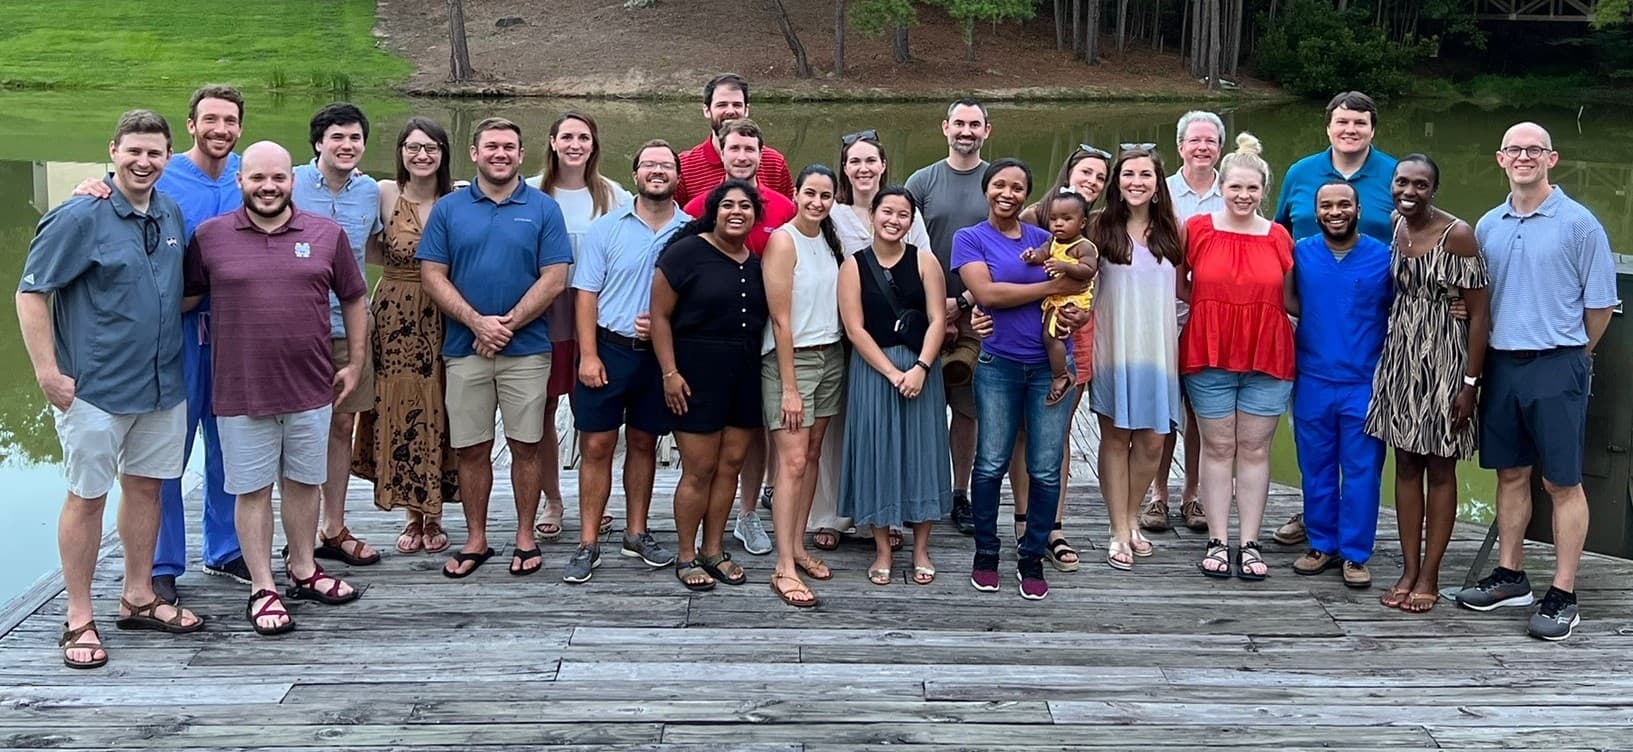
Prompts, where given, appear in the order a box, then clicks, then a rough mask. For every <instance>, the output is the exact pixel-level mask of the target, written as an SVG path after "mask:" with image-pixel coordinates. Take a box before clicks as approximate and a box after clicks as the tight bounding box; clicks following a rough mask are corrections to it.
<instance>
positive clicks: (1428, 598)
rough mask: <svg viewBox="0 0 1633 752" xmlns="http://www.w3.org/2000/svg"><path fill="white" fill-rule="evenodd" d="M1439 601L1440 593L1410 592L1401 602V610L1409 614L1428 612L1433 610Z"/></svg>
mask: <svg viewBox="0 0 1633 752" xmlns="http://www.w3.org/2000/svg"><path fill="white" fill-rule="evenodd" d="M1438 603H1440V594H1439V593H1410V594H1408V595H1407V596H1406V600H1405V601H1404V602H1402V603H1401V610H1402V611H1405V612H1406V613H1409V614H1426V613H1429V612H1430V611H1433V610H1434V609H1435V604H1438Z"/></svg>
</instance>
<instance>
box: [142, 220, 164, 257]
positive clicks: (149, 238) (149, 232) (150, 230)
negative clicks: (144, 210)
mask: <svg viewBox="0 0 1633 752" xmlns="http://www.w3.org/2000/svg"><path fill="white" fill-rule="evenodd" d="M160 232H161V231H160V229H159V220H157V219H154V218H152V217H142V248H143V249H145V250H146V251H147V255H149V256H152V255H153V254H154V253H157V252H158V250H159V234H160Z"/></svg>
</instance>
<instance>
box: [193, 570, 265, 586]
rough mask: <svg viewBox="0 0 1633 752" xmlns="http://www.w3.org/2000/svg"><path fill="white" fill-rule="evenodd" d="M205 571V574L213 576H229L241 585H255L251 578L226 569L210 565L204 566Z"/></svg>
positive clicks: (228, 577)
mask: <svg viewBox="0 0 1633 752" xmlns="http://www.w3.org/2000/svg"><path fill="white" fill-rule="evenodd" d="M203 572H204V573H205V574H207V575H209V576H211V577H225V578H227V579H229V580H232V581H233V582H236V583H238V584H240V585H253V584H255V583H254V582H253V581H251V580H248V579H245V578H243V577H239V576H238V575H236V574H233V573H232V572H228V571H226V570H224V569H211V568H209V567H204V568H203Z"/></svg>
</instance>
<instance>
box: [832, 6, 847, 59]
mask: <svg viewBox="0 0 1633 752" xmlns="http://www.w3.org/2000/svg"><path fill="white" fill-rule="evenodd" d="M845 3H846V0H839V1H838V2H836V3H834V75H835V76H843V75H845Z"/></svg>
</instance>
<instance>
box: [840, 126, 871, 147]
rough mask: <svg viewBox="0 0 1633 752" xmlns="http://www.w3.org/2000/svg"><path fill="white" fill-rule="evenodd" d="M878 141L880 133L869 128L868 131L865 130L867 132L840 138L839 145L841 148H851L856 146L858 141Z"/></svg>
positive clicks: (858, 132)
mask: <svg viewBox="0 0 1633 752" xmlns="http://www.w3.org/2000/svg"><path fill="white" fill-rule="evenodd" d="M878 140H879V132H878V131H876V130H874V129H872V128H868V129H865V130H860V131H857V132H855V133H849V134H846V135H843V136H840V137H839V145H840V146H850V145H851V144H854V143H856V142H857V141H878Z"/></svg>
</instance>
